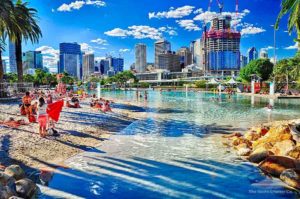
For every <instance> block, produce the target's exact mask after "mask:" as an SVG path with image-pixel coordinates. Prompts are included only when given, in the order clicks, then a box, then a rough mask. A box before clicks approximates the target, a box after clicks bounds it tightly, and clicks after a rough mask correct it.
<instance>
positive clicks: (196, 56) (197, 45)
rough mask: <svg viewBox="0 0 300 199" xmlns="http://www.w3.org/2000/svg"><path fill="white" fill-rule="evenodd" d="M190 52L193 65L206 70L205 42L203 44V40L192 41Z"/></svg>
mask: <svg viewBox="0 0 300 199" xmlns="http://www.w3.org/2000/svg"><path fill="white" fill-rule="evenodd" d="M190 50H191V53H192V63H193V64H195V65H196V66H197V67H198V68H199V69H201V70H204V62H203V61H204V59H203V56H204V52H203V42H201V39H197V40H195V41H192V42H191V44H190Z"/></svg>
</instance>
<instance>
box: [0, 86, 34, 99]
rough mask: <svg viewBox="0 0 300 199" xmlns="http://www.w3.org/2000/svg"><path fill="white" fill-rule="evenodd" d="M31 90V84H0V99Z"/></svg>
mask: <svg viewBox="0 0 300 199" xmlns="http://www.w3.org/2000/svg"><path fill="white" fill-rule="evenodd" d="M32 89H33V83H28V82H21V83H0V97H13V96H18V95H19V94H20V93H23V92H26V91H30V90H32Z"/></svg>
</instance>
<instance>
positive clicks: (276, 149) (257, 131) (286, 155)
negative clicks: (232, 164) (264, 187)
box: [223, 124, 300, 189]
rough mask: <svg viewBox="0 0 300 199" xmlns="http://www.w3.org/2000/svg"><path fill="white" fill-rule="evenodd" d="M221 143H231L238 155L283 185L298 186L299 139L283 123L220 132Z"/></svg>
mask: <svg viewBox="0 0 300 199" xmlns="http://www.w3.org/2000/svg"><path fill="white" fill-rule="evenodd" d="M223 137H224V138H226V140H225V142H224V144H226V145H227V146H230V147H233V148H234V149H235V150H236V152H237V154H238V155H239V156H242V157H243V158H245V159H247V160H248V161H250V162H252V163H256V164H258V167H259V168H260V169H261V170H262V171H263V172H264V173H267V174H269V175H271V176H274V177H278V178H280V179H281V180H282V181H283V182H285V183H286V184H287V185H289V186H291V187H293V188H296V189H300V142H298V141H297V140H295V139H294V138H295V136H294V135H293V133H292V132H291V129H290V126H289V125H285V124H280V125H273V126H270V127H259V128H252V129H250V130H249V131H248V132H246V133H245V134H244V135H242V134H240V133H234V134H231V135H226V136H223Z"/></svg>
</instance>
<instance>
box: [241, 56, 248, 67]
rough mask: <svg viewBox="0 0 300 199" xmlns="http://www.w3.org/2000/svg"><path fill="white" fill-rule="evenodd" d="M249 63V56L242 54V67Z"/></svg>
mask: <svg viewBox="0 0 300 199" xmlns="http://www.w3.org/2000/svg"><path fill="white" fill-rule="evenodd" d="M247 64H248V57H246V56H244V55H241V68H243V67H245V66H247Z"/></svg>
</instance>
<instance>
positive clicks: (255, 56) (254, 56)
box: [247, 47, 258, 63]
mask: <svg viewBox="0 0 300 199" xmlns="http://www.w3.org/2000/svg"><path fill="white" fill-rule="evenodd" d="M247 55H248V63H249V62H251V61H252V60H256V59H258V52H257V50H256V48H255V47H251V48H249V49H248V52H247Z"/></svg>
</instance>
